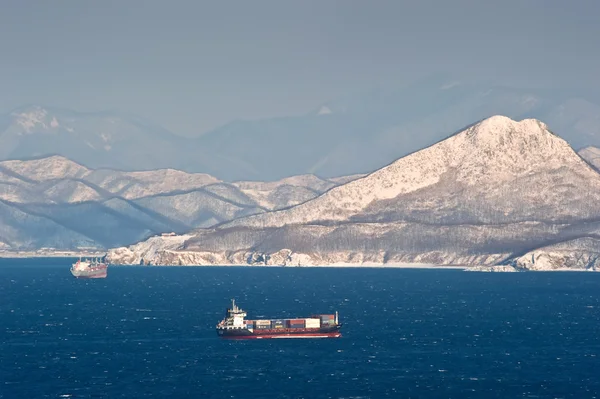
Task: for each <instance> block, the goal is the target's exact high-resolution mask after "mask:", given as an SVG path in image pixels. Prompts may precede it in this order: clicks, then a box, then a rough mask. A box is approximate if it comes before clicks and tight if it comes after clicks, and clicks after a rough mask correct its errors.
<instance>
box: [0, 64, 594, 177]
mask: <svg viewBox="0 0 600 399" xmlns="http://www.w3.org/2000/svg"><path fill="white" fill-rule="evenodd" d="M495 114H502V115H506V116H508V117H510V118H513V119H518V120H520V119H523V118H536V119H539V120H543V121H545V122H546V123H548V124H549V126H552V127H553V130H554V131H555V132H556V133H557V134H559V135H560V136H561V137H563V138H564V139H565V140H566V141H567V142H569V144H570V145H571V146H572V147H574V148H582V147H585V146H598V147H600V97H598V96H597V94H594V93H591V94H590V93H586V92H583V91H580V90H579V91H577V90H573V91H565V90H562V91H558V90H554V91H553V90H525V89H514V88H506V87H493V86H489V85H483V84H471V83H468V82H460V81H457V80H456V79H453V78H452V77H448V76H442V77H434V78H429V79H425V80H423V81H419V82H415V83H414V84H412V85H409V86H407V87H402V88H388V89H377V90H370V91H367V92H362V93H358V94H355V95H353V96H349V97H347V98H342V99H338V100H335V101H330V102H327V103H325V104H321V105H319V106H317V107H315V109H314V110H312V111H311V112H309V113H305V114H300V115H296V116H288V117H278V118H269V119H264V120H253V121H243V120H237V121H234V122H231V123H228V124H226V125H224V126H222V127H219V128H217V129H214V130H213V131H210V132H198V134H199V135H200V134H201V133H204V134H202V135H200V136H199V137H197V138H194V139H187V138H183V137H180V136H177V135H175V134H173V133H171V132H169V131H167V130H166V129H164V128H161V127H159V126H156V125H153V124H152V123H150V122H148V121H145V120H142V119H140V118H136V117H132V116H130V115H125V114H122V113H118V112H102V113H76V112H73V111H68V110H62V109H56V108H49V107H41V106H27V107H22V108H19V109H16V110H13V111H12V112H9V113H7V114H5V115H0V160H6V159H29V158H36V157H40V156H47V155H55V154H57V155H62V156H65V157H67V158H69V159H72V160H74V161H76V162H78V163H80V164H82V165H86V166H88V167H91V168H106V167H108V168H112V169H121V170H125V171H134V170H154V169H168V168H171V169H177V170H182V171H186V172H194V173H197V172H201V173H208V174H210V175H212V176H215V177H217V178H218V179H221V180H225V181H238V180H245V181H272V180H280V179H283V178H286V177H289V176H298V175H305V174H315V175H318V176H321V177H324V178H327V179H329V178H332V177H333V176H347V175H352V174H362V173H369V172H371V171H373V170H376V169H378V168H380V167H381V165H385V164H388V163H391V162H393V161H394V160H396V159H398V158H399V157H401V156H404V155H408V154H411V153H413V152H415V151H418V150H420V149H422V148H424V147H427V146H430V145H432V144H434V143H436V142H438V141H440V140H442V139H443V138H445V137H447V136H448V134H449V133H451V132H455V131H458V130H459V129H462V128H463V127H464V126H466V125H468V124H470V123H472V122H473V121H477V120H482V119H484V118H487V117H489V116H491V115H495Z"/></svg>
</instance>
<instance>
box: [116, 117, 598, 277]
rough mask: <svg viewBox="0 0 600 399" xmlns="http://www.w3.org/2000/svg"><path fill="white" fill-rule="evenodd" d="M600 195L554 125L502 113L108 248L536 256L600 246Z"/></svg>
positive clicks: (342, 258) (335, 256)
mask: <svg viewBox="0 0 600 399" xmlns="http://www.w3.org/2000/svg"><path fill="white" fill-rule="evenodd" d="M599 200H600V174H598V172H597V171H596V170H595V169H594V168H592V167H591V166H590V165H588V163H587V162H586V161H584V160H583V159H582V158H581V157H580V156H579V155H578V154H577V153H576V152H575V151H574V150H573V149H572V148H571V147H570V146H569V144H568V143H567V142H566V141H565V140H564V139H562V138H560V137H558V136H557V135H555V134H554V133H553V132H551V131H550V130H549V128H548V127H547V125H545V124H544V123H542V122H540V121H538V120H535V119H524V120H522V121H520V122H516V121H514V120H511V119H509V118H507V117H505V116H494V117H491V118H487V119H485V120H482V121H480V122H478V123H476V124H474V125H472V126H470V127H468V128H466V129H464V130H462V131H461V132H459V133H457V134H454V135H452V136H450V137H448V138H447V139H445V140H443V141H440V142H438V143H436V144H434V145H432V146H430V147H428V148H425V149H423V150H420V151H417V152H415V153H412V154H410V155H408V156H405V157H403V158H400V159H398V160H397V161H395V162H393V163H391V164H389V165H388V166H385V167H383V168H381V169H378V170H376V171H375V172H373V173H370V174H368V175H366V176H364V177H360V178H358V179H355V180H352V181H350V182H348V183H345V184H342V185H339V186H337V187H334V188H331V189H329V190H328V191H325V192H324V193H322V194H321V195H319V196H318V197H316V198H314V199H312V200H309V201H307V202H304V203H301V204H298V205H296V206H293V207H291V208H288V209H282V210H278V211H272V212H266V213H262V214H258V215H253V216H248V217H244V218H239V219H235V220H232V221H230V222H226V223H222V224H220V225H218V226H216V227H214V228H210V229H200V230H196V231H194V232H192V233H188V234H186V235H185V236H181V237H171V238H169V241H164V240H161V239H160V238H157V239H155V240H153V241H146V242H141V243H138V244H136V245H134V246H132V247H129V248H126V247H121V248H115V249H113V250H111V251H110V252H109V258H110V259H111V261H112V262H114V263H122V262H131V263H138V262H140V261H142V260H143V262H146V263H150V264H285V265H328V264H369V263H374V264H398V263H428V264H438V265H450V264H459V265H496V264H510V265H512V266H513V267H517V268H519V267H522V268H527V266H526V265H527V262H524V261H523V259H526V258H527V257H529V258H531V257H532V256H533V258H535V256H534V255H532V253H534V251H540V250H542V251H545V250H544V249H543V248H553V246H554V247H555V246H561V245H563V247H564V246H566V245H565V244H564V243H571V244H569V245H568V248H569V250H570V253H571V255H570V256H575V257H577V256H580V255H582V256H583V255H585V256H587V257H588V259H595V258H594V256H596V255H600V248H597V247H594V246H593V245H590V243H589V240H588V241H586V239H588V238H594V237H595V235H596V234H597V230H598V229H599V227H600V224H599V223H600V202H599ZM561 243H563V244H561ZM583 243H585V245H583ZM590 248H592V249H593V251H595V252H590ZM548 256H550V255H548ZM596 257H597V256H596ZM572 264H577V262H572ZM595 265H596V263H595V261H594V262H591V263H590V264H586V267H595Z"/></svg>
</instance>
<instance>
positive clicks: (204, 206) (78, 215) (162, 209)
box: [0, 156, 339, 251]
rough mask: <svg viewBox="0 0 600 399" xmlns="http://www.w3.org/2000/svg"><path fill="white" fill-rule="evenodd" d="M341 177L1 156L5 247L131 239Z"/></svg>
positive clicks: (204, 222)
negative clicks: (244, 176)
mask: <svg viewBox="0 0 600 399" xmlns="http://www.w3.org/2000/svg"><path fill="white" fill-rule="evenodd" d="M337 184H339V183H337V182H336V181H329V180H323V179H319V178H318V177H316V176H297V177H292V178H288V179H285V180H282V181H279V182H268V183H257V182H236V183H226V182H223V181H220V180H218V179H216V178H214V177H212V176H210V175H207V174H202V173H195V174H191V173H186V172H182V171H179V170H173V169H162V170H154V171H138V172H123V171H117V170H111V169H90V168H87V167H85V166H83V165H80V164H78V163H76V162H74V161H71V160H69V159H67V158H64V157H61V156H51V157H46V158H40V159H33V160H28V161H4V162H0V250H5V251H6V250H22V249H27V250H33V249H39V248H42V247H52V248H58V249H74V248H81V247H94V248H108V247H113V246H119V245H126V244H130V243H132V242H136V241H139V240H142V239H145V238H147V237H148V236H150V235H155V234H158V233H168V232H179V233H182V232H186V231H189V230H192V229H194V228H198V227H210V226H213V225H215V224H217V223H222V222H224V221H228V220H231V219H233V218H236V217H241V216H246V215H251V214H255V213H261V212H265V211H268V210H273V209H281V208H285V207H289V206H292V205H296V204H298V203H301V202H305V201H307V200H309V199H312V198H314V197H315V196H317V195H319V194H320V193H322V192H324V191H325V190H328V189H330V188H331V187H334V186H336V185H337Z"/></svg>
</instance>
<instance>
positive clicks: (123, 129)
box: [0, 105, 235, 173]
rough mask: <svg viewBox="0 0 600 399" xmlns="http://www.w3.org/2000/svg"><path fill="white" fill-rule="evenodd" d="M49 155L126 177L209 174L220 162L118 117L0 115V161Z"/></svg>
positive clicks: (24, 111)
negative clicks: (168, 171)
mask: <svg viewBox="0 0 600 399" xmlns="http://www.w3.org/2000/svg"><path fill="white" fill-rule="evenodd" d="M50 155H61V156H64V157H66V158H69V159H72V160H74V161H75V162H78V163H80V164H82V165H86V166H88V167H92V168H107V167H109V168H113V169H123V170H130V171H131V170H149V169H160V168H175V169H181V170H189V171H203V172H205V173H211V171H213V170H212V167H213V165H217V164H218V163H219V162H220V161H219V162H217V160H216V156H215V155H214V154H213V153H211V152H208V151H206V152H205V151H203V149H202V148H200V147H199V146H198V145H197V144H196V142H195V141H194V140H190V139H186V138H183V137H180V136H177V135H175V134H173V133H171V132H169V131H167V130H166V129H164V128H162V127H160V126H156V125H153V124H152V123H150V122H148V121H145V120H143V119H141V118H137V117H134V116H130V115H125V114H122V113H119V112H98V113H78V112H74V111H70V110H65V109H58V108H53V107H42V106H39V105H30V106H24V107H21V108H18V109H15V110H13V111H11V112H9V113H7V114H5V115H0V160H7V159H31V158H39V157H44V156H50ZM232 165H235V163H232ZM231 167H232V168H233V167H234V166H231Z"/></svg>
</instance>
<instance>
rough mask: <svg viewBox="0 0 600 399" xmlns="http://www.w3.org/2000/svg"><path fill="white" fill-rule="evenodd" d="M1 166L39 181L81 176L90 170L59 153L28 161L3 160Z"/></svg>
mask: <svg viewBox="0 0 600 399" xmlns="http://www.w3.org/2000/svg"><path fill="white" fill-rule="evenodd" d="M0 166H2V167H4V168H6V169H8V170H10V171H12V172H14V173H16V174H18V175H21V176H24V177H26V178H28V179H31V180H35V181H38V182H42V181H46V180H52V179H65V178H71V179H73V178H80V177H83V176H84V175H86V174H87V173H88V172H89V169H88V168H86V167H85V166H82V165H80V164H78V163H76V162H73V161H71V160H69V159H67V158H65V157H62V156H58V155H55V156H52V157H47V158H41V159H34V160H28V161H18V160H17V161H3V162H0Z"/></svg>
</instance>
